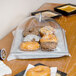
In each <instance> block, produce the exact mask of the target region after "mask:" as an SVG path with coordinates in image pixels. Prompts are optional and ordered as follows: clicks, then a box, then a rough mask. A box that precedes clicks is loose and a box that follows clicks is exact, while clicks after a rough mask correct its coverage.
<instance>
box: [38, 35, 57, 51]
mask: <svg viewBox="0 0 76 76" xmlns="http://www.w3.org/2000/svg"><path fill="white" fill-rule="evenodd" d="M57 43H58V39H57V37H56V36H55V35H54V34H51V35H44V36H43V37H42V38H41V39H40V44H41V48H42V50H48V51H51V50H53V49H55V48H56V46H57Z"/></svg>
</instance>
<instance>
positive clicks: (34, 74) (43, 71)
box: [26, 65, 50, 76]
mask: <svg viewBox="0 0 76 76" xmlns="http://www.w3.org/2000/svg"><path fill="white" fill-rule="evenodd" d="M26 76H50V68H49V67H47V66H42V65H39V66H36V67H34V68H31V69H29V70H28V71H27V73H26Z"/></svg>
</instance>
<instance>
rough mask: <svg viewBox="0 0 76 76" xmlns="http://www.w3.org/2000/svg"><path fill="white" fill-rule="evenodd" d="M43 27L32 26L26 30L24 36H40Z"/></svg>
mask: <svg viewBox="0 0 76 76" xmlns="http://www.w3.org/2000/svg"><path fill="white" fill-rule="evenodd" d="M41 27H42V26H30V27H29V28H27V27H26V28H25V29H24V31H23V36H24V37H25V36H27V35H29V34H33V35H39V29H40V28H41Z"/></svg>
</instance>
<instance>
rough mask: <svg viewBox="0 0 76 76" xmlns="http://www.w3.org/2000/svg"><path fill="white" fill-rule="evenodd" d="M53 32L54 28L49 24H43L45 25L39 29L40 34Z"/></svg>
mask: <svg viewBox="0 0 76 76" xmlns="http://www.w3.org/2000/svg"><path fill="white" fill-rule="evenodd" d="M54 32H55V29H54V28H53V27H51V26H45V27H43V28H41V29H40V34H41V36H43V35H49V34H53V33H54Z"/></svg>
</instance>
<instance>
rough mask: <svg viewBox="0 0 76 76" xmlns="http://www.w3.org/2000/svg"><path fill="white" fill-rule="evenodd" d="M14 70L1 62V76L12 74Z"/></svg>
mask: <svg viewBox="0 0 76 76" xmlns="http://www.w3.org/2000/svg"><path fill="white" fill-rule="evenodd" d="M11 73H12V70H11V69H10V68H9V67H8V66H7V65H6V64H4V63H3V61H1V60H0V76H4V75H7V74H11Z"/></svg>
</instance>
